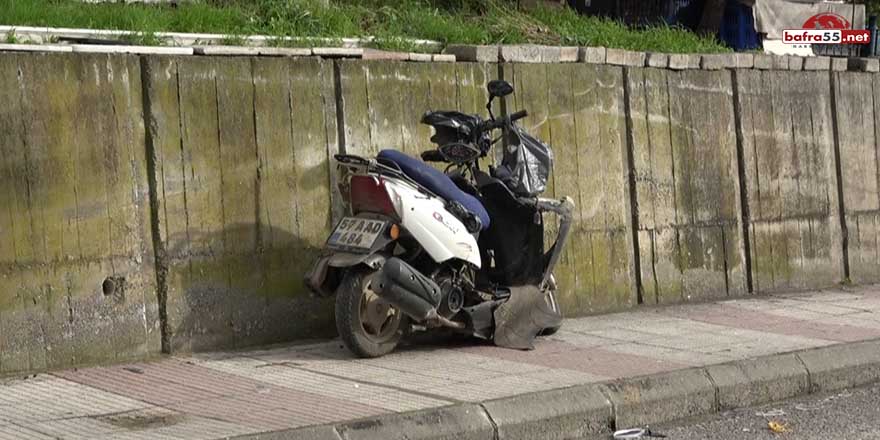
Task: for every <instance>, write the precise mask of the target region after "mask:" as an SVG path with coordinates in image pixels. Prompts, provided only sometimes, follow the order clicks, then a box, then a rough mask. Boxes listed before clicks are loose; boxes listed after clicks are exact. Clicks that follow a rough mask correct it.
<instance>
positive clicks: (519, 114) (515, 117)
mask: <svg viewBox="0 0 880 440" xmlns="http://www.w3.org/2000/svg"><path fill="white" fill-rule="evenodd" d="M528 115H529V112H528V111H526V110H520V111H518V112H516V113H514V114H512V115H510V122H515V121H518V120H520V119H522V118H524V117H526V116H528Z"/></svg>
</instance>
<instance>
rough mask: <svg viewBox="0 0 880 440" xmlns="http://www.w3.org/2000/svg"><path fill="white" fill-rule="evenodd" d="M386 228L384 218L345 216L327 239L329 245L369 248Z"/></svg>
mask: <svg viewBox="0 0 880 440" xmlns="http://www.w3.org/2000/svg"><path fill="white" fill-rule="evenodd" d="M384 230H385V222H384V221H382V220H369V219H365V218H357V217H345V218H343V219H342V221H340V222H339V224H338V225H336V229H335V230H334V231H333V234H331V235H330V238H329V239H327V245H328V246H331V247H336V248H343V249H357V250H369V249H370V248H372V247H373V243H374V242H375V241H376V238H378V237H379V234H381V233H382V231H384Z"/></svg>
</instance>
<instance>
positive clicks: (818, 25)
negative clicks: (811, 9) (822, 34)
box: [804, 12, 850, 29]
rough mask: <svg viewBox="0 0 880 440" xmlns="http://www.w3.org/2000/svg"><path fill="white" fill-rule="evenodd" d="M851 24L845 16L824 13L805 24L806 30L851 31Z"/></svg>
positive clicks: (811, 18)
mask: <svg viewBox="0 0 880 440" xmlns="http://www.w3.org/2000/svg"><path fill="white" fill-rule="evenodd" d="M849 28H850V24H849V21H848V20H847V19H846V18H843V16H840V15H837V14H834V13H832V12H823V13H821V14H816V15H814V16H812V17H810V19H809V20H807V22H806V23H804V29H849Z"/></svg>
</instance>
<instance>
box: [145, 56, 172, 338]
mask: <svg viewBox="0 0 880 440" xmlns="http://www.w3.org/2000/svg"><path fill="white" fill-rule="evenodd" d="M139 60H140V68H141V100H142V106H143V118H144V128H145V129H144V146H145V147H146V158H147V186H148V194H149V197H150V203H149V205H150V231H151V232H152V235H153V237H152V242H153V256H154V258H155V271H156V296H157V301H158V308H159V331H160V334H161V351H162V353H166V354H168V353H171V345H170V335H169V331H168V308H167V304H168V256H167V250H166V248H165V242H164V241H163V240H162V233H161V225H160V220H159V212H160V208H159V196H158V187H159V182H158V180H157V179H158V174H157V160H158V154H157V151H156V146H155V144H154V141H155V136H154V132H155V130H156V124H155V120H154V119H153V116H152V114H153V113H152V101H151V100H150V68H149V66H148V60H147V57H145V56H141V57H139Z"/></svg>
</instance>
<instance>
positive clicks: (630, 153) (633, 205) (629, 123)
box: [622, 67, 645, 304]
mask: <svg viewBox="0 0 880 440" xmlns="http://www.w3.org/2000/svg"><path fill="white" fill-rule="evenodd" d="M622 72H623V114H624V130H626V145H625V146H624V148H625V149H626V170H627V176H626V182H627V183H626V184H627V196H628V197H629V200H628V202H629V211H630V212H629V217H630V228H629V233H630V239H631V240H632V241H631V243H632V246H631V249H630V250H631V252H632V262H633V268H632V271H631V273H632V274H633V281H634V288H635V291H636V302H637V303H638V304H644V302H645V298H644V288H643V286H642V268H641V259H640V255H639V252H640V249H641V248H640V247H639V203H638V198H637V197H638V194H637V193H636V169H635V160H634V154H635V152H634V149H635V134H634V133H633V120H632V108H631V106H630V98H631V94H632V90H631V88H630V86H629V68H627V67H624V68H623V69H622Z"/></svg>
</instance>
